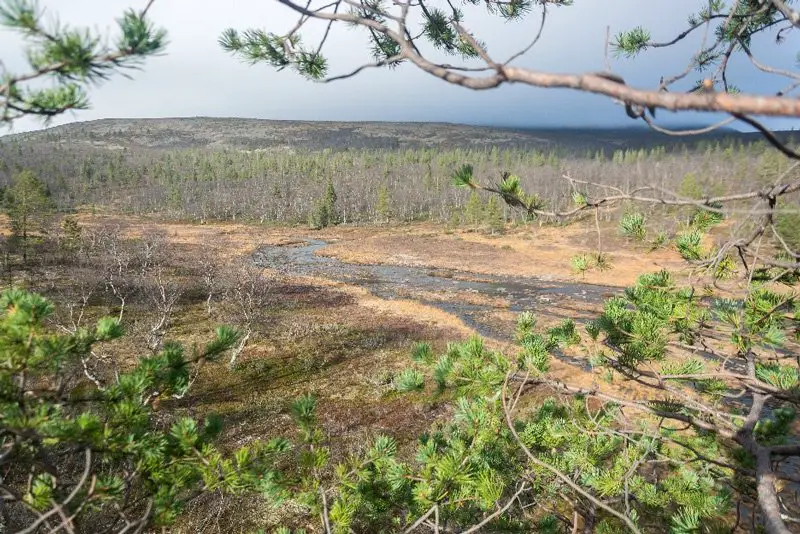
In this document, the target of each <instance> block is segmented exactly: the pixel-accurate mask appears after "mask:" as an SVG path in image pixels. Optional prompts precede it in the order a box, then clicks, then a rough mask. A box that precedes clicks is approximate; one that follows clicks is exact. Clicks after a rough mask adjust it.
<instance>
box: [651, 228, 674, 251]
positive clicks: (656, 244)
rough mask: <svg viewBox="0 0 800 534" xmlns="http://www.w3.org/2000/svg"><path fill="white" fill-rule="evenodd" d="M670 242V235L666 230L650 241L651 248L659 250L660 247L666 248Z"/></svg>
mask: <svg viewBox="0 0 800 534" xmlns="http://www.w3.org/2000/svg"><path fill="white" fill-rule="evenodd" d="M668 244H669V235H667V233H666V232H664V231H660V232H658V233H657V234H656V236H655V237H654V238H653V240H652V241H651V242H650V250H657V249H660V248H664V247H666V246H667V245H668Z"/></svg>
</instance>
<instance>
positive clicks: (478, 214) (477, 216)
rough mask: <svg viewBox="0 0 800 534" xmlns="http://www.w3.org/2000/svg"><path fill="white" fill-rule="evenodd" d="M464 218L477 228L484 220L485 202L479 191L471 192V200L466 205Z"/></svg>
mask: <svg viewBox="0 0 800 534" xmlns="http://www.w3.org/2000/svg"><path fill="white" fill-rule="evenodd" d="M464 220H465V221H466V222H467V224H469V225H470V226H472V227H473V228H477V227H478V225H480V223H481V221H482V220H483V202H482V201H481V196H480V195H479V194H478V192H477V191H472V193H470V195H469V200H468V201H467V204H466V206H464Z"/></svg>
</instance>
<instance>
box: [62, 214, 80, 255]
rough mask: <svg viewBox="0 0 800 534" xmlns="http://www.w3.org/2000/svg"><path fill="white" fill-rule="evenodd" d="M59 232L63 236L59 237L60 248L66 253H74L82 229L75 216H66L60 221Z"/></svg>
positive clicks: (78, 244)
mask: <svg viewBox="0 0 800 534" xmlns="http://www.w3.org/2000/svg"><path fill="white" fill-rule="evenodd" d="M61 232H62V234H63V238H62V239H61V248H62V250H64V251H65V252H66V253H67V254H70V255H74V254H75V252H76V251H77V250H78V248H79V247H80V242H81V234H82V233H83V229H82V228H81V227H80V225H79V224H78V220H77V219H76V218H75V217H71V216H67V217H64V220H63V221H61Z"/></svg>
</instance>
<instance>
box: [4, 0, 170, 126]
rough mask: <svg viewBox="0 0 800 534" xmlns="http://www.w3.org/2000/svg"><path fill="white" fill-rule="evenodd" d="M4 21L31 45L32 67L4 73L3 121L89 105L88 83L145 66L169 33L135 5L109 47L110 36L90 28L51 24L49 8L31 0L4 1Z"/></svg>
mask: <svg viewBox="0 0 800 534" xmlns="http://www.w3.org/2000/svg"><path fill="white" fill-rule="evenodd" d="M0 25H2V26H3V27H5V28H7V29H10V30H12V31H15V32H17V33H18V34H19V35H20V36H21V37H22V38H23V39H24V40H25V42H26V44H27V45H28V46H27V50H26V59H27V62H28V71H27V72H24V73H15V72H4V74H3V79H2V80H0V89H2V90H0V95H1V96H0V108H2V115H1V116H0V122H11V121H13V120H15V119H17V118H19V117H22V116H25V115H36V116H41V117H44V118H45V119H46V120H47V119H49V118H51V117H54V116H56V115H59V114H61V113H63V112H65V111H68V110H76V109H87V108H88V106H89V100H88V97H87V93H86V89H87V88H88V86H89V85H91V84H96V83H98V82H100V81H103V80H106V79H108V78H109V77H110V76H111V75H112V74H113V73H114V72H116V71H119V70H122V69H126V68H132V67H136V66H138V65H140V64H141V62H142V60H143V59H144V58H146V57H148V56H152V55H154V54H157V53H159V52H161V51H162V50H163V49H164V47H165V45H166V32H165V31H164V30H162V29H157V28H155V27H153V25H152V24H151V23H150V22H148V21H147V18H146V16H145V14H143V13H137V12H135V11H133V10H128V11H126V12H125V13H124V14H123V15H122V16H121V17H120V18H119V19H117V29H118V35H117V36H116V38H115V39H111V40H110V41H111V42H112V43H111V45H110V46H109V45H106V44H105V42H107V41H108V39H103V38H102V37H101V36H100V35H96V34H95V33H94V32H91V31H89V30H86V29H83V28H73V27H70V26H67V25H62V24H58V23H57V22H54V21H51V22H50V23H48V21H47V20H46V19H45V13H44V10H43V9H41V8H40V7H39V5H38V4H37V3H36V2H34V1H31V0H2V1H0ZM41 82H50V83H41Z"/></svg>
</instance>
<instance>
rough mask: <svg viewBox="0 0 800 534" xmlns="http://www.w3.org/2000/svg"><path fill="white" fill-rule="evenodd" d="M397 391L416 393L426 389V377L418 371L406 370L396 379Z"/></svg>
mask: <svg viewBox="0 0 800 534" xmlns="http://www.w3.org/2000/svg"><path fill="white" fill-rule="evenodd" d="M394 387H395V389H396V390H397V391H404V392H407V391H415V390H419V389H423V388H424V387H425V375H423V374H422V373H420V372H419V371H417V370H416V369H406V370H404V371H403V372H401V373H400V374H399V375H397V377H395V379H394Z"/></svg>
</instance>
